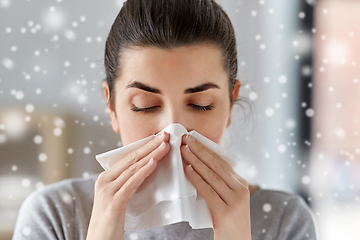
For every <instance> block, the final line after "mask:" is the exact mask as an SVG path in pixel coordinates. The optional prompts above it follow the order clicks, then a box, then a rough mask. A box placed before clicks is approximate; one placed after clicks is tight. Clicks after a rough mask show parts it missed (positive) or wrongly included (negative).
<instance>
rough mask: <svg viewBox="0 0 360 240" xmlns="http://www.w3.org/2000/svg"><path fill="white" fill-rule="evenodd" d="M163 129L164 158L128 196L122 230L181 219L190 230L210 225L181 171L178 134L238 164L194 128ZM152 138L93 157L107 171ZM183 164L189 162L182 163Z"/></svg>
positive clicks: (175, 125) (201, 202) (202, 202)
mask: <svg viewBox="0 0 360 240" xmlns="http://www.w3.org/2000/svg"><path fill="white" fill-rule="evenodd" d="M163 131H165V132H168V133H169V134H170V145H171V149H170V151H169V153H168V154H167V155H165V156H164V159H161V160H159V161H158V164H157V166H156V169H155V170H154V171H153V172H152V173H151V174H150V175H149V176H148V177H147V178H146V179H145V180H144V182H143V183H142V184H141V185H140V187H139V188H138V189H137V191H136V192H135V194H134V195H133V196H131V197H130V200H129V203H128V205H127V208H126V213H125V226H124V227H125V231H128V230H146V229H151V228H156V227H161V226H164V225H168V224H172V223H176V222H183V221H186V222H189V225H190V226H191V227H192V228H193V229H199V228H212V227H213V222H212V218H211V213H210V209H209V208H208V206H207V204H206V202H205V200H204V199H203V197H202V196H201V195H200V193H199V192H197V190H196V188H195V187H194V185H192V183H191V182H190V181H189V180H188V179H187V177H186V175H185V172H184V170H183V161H185V160H182V157H181V152H180V146H181V137H182V136H183V135H184V134H189V135H192V136H193V137H194V138H195V139H196V140H198V141H199V142H201V143H202V144H203V145H205V146H206V147H208V148H209V149H211V150H212V151H213V152H215V153H216V154H218V155H219V156H220V157H221V158H222V159H224V160H225V161H226V162H228V163H229V164H230V166H231V167H232V168H234V167H235V166H236V165H237V164H238V162H239V159H238V158H237V157H235V156H234V155H232V154H230V153H228V152H226V150H225V149H224V148H222V147H221V146H220V145H218V144H216V143H215V142H213V141H211V140H210V139H208V138H206V137H204V136H203V135H201V134H200V133H198V132H196V131H195V130H193V131H190V132H188V131H187V130H186V128H185V127H184V126H182V125H181V124H178V123H173V124H170V125H169V126H167V127H166V128H164V129H163V130H162V131H161V132H163ZM151 139H152V136H149V137H147V138H144V139H141V140H139V141H137V142H134V143H131V144H129V145H126V146H124V147H120V148H117V149H114V150H111V151H109V152H105V153H102V154H99V155H96V156H95V157H96V159H97V161H98V162H99V163H100V165H101V166H102V167H103V168H104V169H105V170H107V169H109V168H110V167H111V166H113V165H114V164H115V163H116V162H117V161H118V160H119V159H121V158H123V157H124V156H126V155H127V154H128V153H130V152H132V151H133V150H135V149H137V148H139V147H141V146H142V145H144V144H146V143H147V142H148V141H150V140H151ZM185 165H188V164H187V163H186V162H185Z"/></svg>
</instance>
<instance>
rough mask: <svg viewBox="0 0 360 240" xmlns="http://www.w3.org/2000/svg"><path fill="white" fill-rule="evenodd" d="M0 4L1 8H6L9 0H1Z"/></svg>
mask: <svg viewBox="0 0 360 240" xmlns="http://www.w3.org/2000/svg"><path fill="white" fill-rule="evenodd" d="M0 5H1V7H3V8H7V7H8V6H10V0H1V1H0Z"/></svg>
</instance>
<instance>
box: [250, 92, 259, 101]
mask: <svg viewBox="0 0 360 240" xmlns="http://www.w3.org/2000/svg"><path fill="white" fill-rule="evenodd" d="M249 98H250V100H251V101H255V100H256V99H257V98H258V95H257V93H256V92H250V93H249Z"/></svg>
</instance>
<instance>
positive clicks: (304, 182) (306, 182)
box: [301, 176, 310, 185]
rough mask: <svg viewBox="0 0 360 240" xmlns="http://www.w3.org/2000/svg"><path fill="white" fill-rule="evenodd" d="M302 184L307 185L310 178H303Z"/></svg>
mask: <svg viewBox="0 0 360 240" xmlns="http://www.w3.org/2000/svg"><path fill="white" fill-rule="evenodd" d="M301 181H302V183H303V184H305V185H307V184H309V183H310V177H309V176H303V177H302V179H301Z"/></svg>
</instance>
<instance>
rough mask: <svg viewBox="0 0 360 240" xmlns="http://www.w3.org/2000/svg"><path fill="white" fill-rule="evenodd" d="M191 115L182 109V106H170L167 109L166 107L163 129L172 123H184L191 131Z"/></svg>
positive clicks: (162, 122)
mask: <svg viewBox="0 0 360 240" xmlns="http://www.w3.org/2000/svg"><path fill="white" fill-rule="evenodd" d="M190 120H191V119H189V116H187V115H186V111H182V108H181V107H176V106H175V105H171V106H168V108H167V109H164V114H163V116H162V119H161V124H160V125H161V127H162V128H161V129H164V128H165V127H167V126H168V125H170V124H172V123H179V124H181V125H183V126H184V127H185V128H186V130H187V131H190V130H189V129H190V127H191V123H190Z"/></svg>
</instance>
